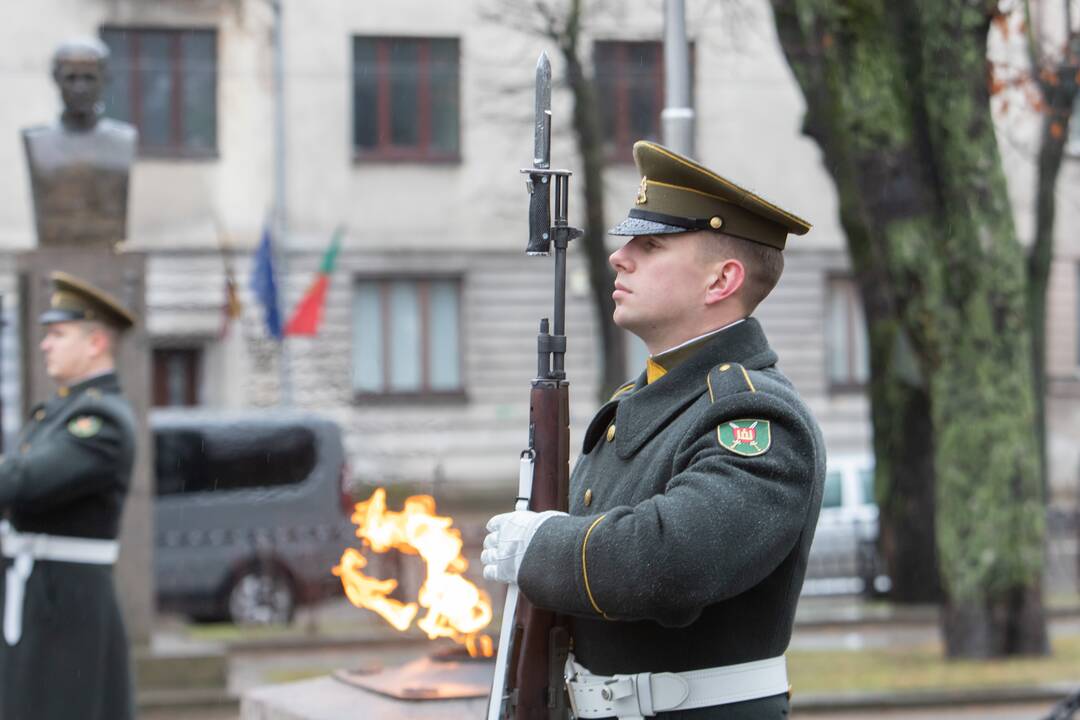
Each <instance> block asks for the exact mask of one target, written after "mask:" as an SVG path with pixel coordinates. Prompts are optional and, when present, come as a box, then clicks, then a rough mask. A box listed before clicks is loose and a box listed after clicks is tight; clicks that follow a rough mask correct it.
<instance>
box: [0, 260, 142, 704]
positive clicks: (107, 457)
mask: <svg viewBox="0 0 1080 720" xmlns="http://www.w3.org/2000/svg"><path fill="white" fill-rule="evenodd" d="M53 282H54V285H55V291H54V293H53V296H52V301H51V307H50V309H49V310H48V311H46V312H45V313H44V314H43V315H42V317H41V323H42V325H43V326H44V329H45V338H44V339H43V340H42V343H41V348H42V351H43V354H44V356H45V363H46V370H47V372H48V374H49V375H50V377H52V378H53V379H54V380H55V381H56V382H57V383H58V384H59V389H58V392H57V394H56V395H55V396H54V397H53V398H51V399H50V400H48V401H47V402H44V403H42V404H40V405H38V406H37V407H36V408H34V410H33V411H32V413H31V416H30V418H29V419H28V420H27V422H26V423H25V424H24V425H23V428H22V431H21V433H20V436H19V442H18V445H17V447H16V448H15V450H14V452H12V453H10V454H8V455H7V456H6V457H4V458H3V459H2V460H0V509H2V510H3V513H4V516H5V519H4V521H3V526H2V527H0V545H2V551H3V556H4V564H5V572H4V573H3V574H2V576H0V582H2V583H3V592H2V593H0V595H2V596H3V602H4V609H3V637H2V638H0V718H3V720H52V719H55V720H74V718H79V720H127V719H128V718H131V717H133V708H132V694H131V683H130V669H129V660H128V645H127V637H126V633H125V631H124V625H123V621H122V619H121V616H120V610H119V606H118V604H117V598H116V593H115V589H114V586H113V563H114V562H115V560H116V555H117V551H118V546H117V540H116V538H117V536H118V534H119V531H120V516H121V510H122V508H123V503H124V497H125V495H126V494H127V490H128V487H129V485H130V480H131V470H132V464H133V460H134V454H135V447H134V440H135V427H134V416H133V414H132V410H131V407H130V405H129V404H128V402H127V400H126V399H125V398H124V396H123V394H122V393H121V390H120V384H119V381H118V380H117V376H116V373H115V371H114V369H113V347H114V344H115V342H116V340H117V338H118V336H119V334H120V333H121V332H122V331H123V330H125V329H127V328H129V327H130V326H131V325H132V324H133V322H134V318H133V317H132V316H131V314H130V313H128V311H127V310H126V309H124V308H123V307H122V306H121V305H120V304H119V303H118V302H117V301H116V300H115V299H113V298H112V297H110V296H108V295H107V294H105V293H103V292H101V291H100V290H98V289H96V288H94V287H92V286H90V285H89V284H87V283H84V282H82V281H80V280H78V279H77V278H74V277H72V276H70V275H66V274H64V273H55V274H54V275H53Z"/></svg>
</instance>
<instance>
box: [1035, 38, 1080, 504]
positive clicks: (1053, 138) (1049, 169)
mask: <svg viewBox="0 0 1080 720" xmlns="http://www.w3.org/2000/svg"><path fill="white" fill-rule="evenodd" d="M1029 22H1030V20H1029ZM1028 42H1035V39H1034V38H1033V37H1031V38H1029V40H1028ZM1062 55H1063V57H1064V59H1063V60H1062V61H1061V62H1060V64H1058V65H1057V66H1056V67H1054V69H1053V74H1052V76H1051V77H1052V78H1053V79H1052V80H1047V79H1046V78H1042V77H1040V81H1039V87H1040V89H1041V91H1042V96H1043V99H1044V101H1045V115H1044V116H1043V123H1042V140H1041V143H1040V145H1039V156H1038V161H1037V163H1036V176H1035V237H1034V240H1033V242H1032V245H1031V252H1030V253H1029V255H1028V317H1029V319H1028V324H1029V325H1030V326H1031V335H1032V338H1031V339H1032V342H1031V347H1032V353H1031V358H1032V371H1033V373H1034V377H1035V423H1036V431H1037V433H1038V438H1039V464H1040V475H1041V476H1042V478H1043V489H1044V491H1047V490H1048V485H1049V478H1048V476H1047V456H1046V291H1047V288H1048V287H1049V285H1050V265H1051V262H1052V261H1053V254H1054V221H1055V218H1056V215H1057V193H1056V191H1057V180H1058V175H1059V174H1060V171H1061V161H1062V159H1063V158H1064V155H1065V145H1066V142H1067V141H1068V138H1069V124H1070V122H1071V118H1072V113H1073V106H1074V104H1075V102H1076V96H1077V76H1078V75H1080V64H1078V60H1077V59H1078V58H1080V33H1073V34H1072V35H1071V37H1070V41H1069V47H1068V48H1067V51H1066V52H1065V53H1062ZM1031 56H1032V58H1033V59H1034V58H1037V56H1038V53H1037V52H1036V51H1035V49H1034V48H1033V51H1032V53H1031ZM1070 58H1071V62H1070V61H1069V60H1070ZM1031 72H1033V73H1037V72H1039V68H1038V67H1034V66H1033V67H1032V70H1031Z"/></svg>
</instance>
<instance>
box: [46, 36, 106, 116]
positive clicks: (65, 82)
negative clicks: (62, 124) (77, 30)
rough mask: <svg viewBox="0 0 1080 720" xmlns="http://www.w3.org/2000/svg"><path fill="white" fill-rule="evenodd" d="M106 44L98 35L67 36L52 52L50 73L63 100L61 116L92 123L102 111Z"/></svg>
mask: <svg viewBox="0 0 1080 720" xmlns="http://www.w3.org/2000/svg"><path fill="white" fill-rule="evenodd" d="M108 60H109V48H108V47H106V45H105V43H103V42H101V41H100V40H98V39H97V38H93V37H86V38H78V39H75V40H68V41H67V42H65V43H63V44H62V45H60V47H58V48H57V49H56V52H55V53H54V54H53V62H52V74H53V79H54V80H55V81H56V84H57V86H58V87H59V88H60V97H61V98H62V99H63V101H64V117H65V119H67V120H69V121H74V122H75V123H77V124H84V125H93V124H94V123H96V122H97V118H98V116H99V115H101V113H102V110H103V106H102V100H101V96H102V94H103V93H104V92H105V80H106V74H105V72H106V65H107V64H108Z"/></svg>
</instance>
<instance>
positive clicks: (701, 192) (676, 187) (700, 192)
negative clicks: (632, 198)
mask: <svg viewBox="0 0 1080 720" xmlns="http://www.w3.org/2000/svg"><path fill="white" fill-rule="evenodd" d="M649 184H650V185H657V186H659V187H666V188H671V189H672V190H683V191H685V192H692V193H696V194H698V195H704V196H705V197H708V198H713V199H714V200H719V201H720V202H725V203H727V204H728V205H734V203H732V202H731V200H729V199H727V198H726V197H723V196H721V195H713V194H712V193H707V192H705V191H704V190H698V189H697V188H692V187H686V186H685V185H674V184H672V183H666V182H660V181H659V180H651V179H650V180H649Z"/></svg>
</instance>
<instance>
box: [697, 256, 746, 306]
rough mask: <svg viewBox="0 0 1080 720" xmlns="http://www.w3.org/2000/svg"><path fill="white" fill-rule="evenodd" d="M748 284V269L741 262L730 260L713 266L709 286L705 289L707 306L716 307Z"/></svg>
mask: <svg viewBox="0 0 1080 720" xmlns="http://www.w3.org/2000/svg"><path fill="white" fill-rule="evenodd" d="M744 282H746V267H745V266H744V265H743V264H742V262H741V261H740V260H737V259H735V258H728V259H726V260H722V261H720V262H717V263H715V264H714V265H713V268H712V272H711V273H710V274H709V286H708V287H707V288H706V289H705V304H706V305H715V304H716V303H718V302H721V301H722V300H726V299H727V298H729V297H731V296H732V295H734V294H735V293H737V292H738V291H739V288H741V287H742V286H743V283H744Z"/></svg>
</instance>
